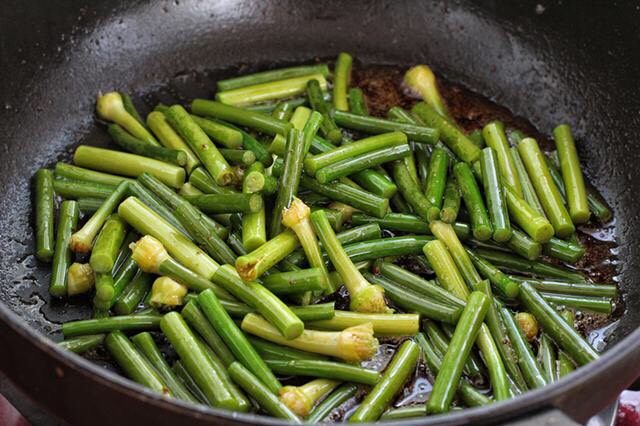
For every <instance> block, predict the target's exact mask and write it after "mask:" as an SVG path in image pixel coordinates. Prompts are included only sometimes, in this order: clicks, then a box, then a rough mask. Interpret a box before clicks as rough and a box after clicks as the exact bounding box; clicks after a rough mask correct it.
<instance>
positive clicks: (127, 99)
mask: <svg viewBox="0 0 640 426" xmlns="http://www.w3.org/2000/svg"><path fill="white" fill-rule="evenodd" d="M119 93H120V97H121V98H122V105H123V106H124V109H125V111H127V112H128V113H129V114H131V116H133V118H135V119H136V121H138V123H140V124H142V125H143V126H144V120H143V119H142V117H140V113H138V110H137V109H136V106H135V105H134V104H133V99H131V96H129V95H128V94H126V93H123V92H119Z"/></svg>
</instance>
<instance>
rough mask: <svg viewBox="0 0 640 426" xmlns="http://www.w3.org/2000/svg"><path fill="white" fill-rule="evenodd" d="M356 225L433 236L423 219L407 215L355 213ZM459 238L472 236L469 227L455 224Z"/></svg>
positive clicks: (352, 221)
mask: <svg viewBox="0 0 640 426" xmlns="http://www.w3.org/2000/svg"><path fill="white" fill-rule="evenodd" d="M351 223H352V224H354V225H364V224H377V225H379V226H380V227H381V228H383V229H388V230H389V231H399V232H408V233H411V234H427V235H429V234H431V230H430V229H429V223H428V222H426V221H425V220H423V219H422V218H420V217H418V216H415V215H412V214H406V213H387V214H386V215H385V216H384V217H383V218H380V219H379V218H377V217H372V216H367V215H365V214H363V213H354V215H353V217H352V218H351ZM452 226H453V229H454V230H455V232H456V234H457V235H458V238H461V239H463V240H464V239H467V238H469V236H470V234H471V230H470V228H469V225H467V224H466V223H460V222H455V223H454V224H453V225H452Z"/></svg>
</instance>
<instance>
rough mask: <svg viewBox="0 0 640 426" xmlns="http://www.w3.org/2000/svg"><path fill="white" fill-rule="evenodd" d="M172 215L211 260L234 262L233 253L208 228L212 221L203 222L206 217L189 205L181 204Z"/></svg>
mask: <svg viewBox="0 0 640 426" xmlns="http://www.w3.org/2000/svg"><path fill="white" fill-rule="evenodd" d="M174 213H175V215H176V218H177V219H178V220H179V221H180V223H182V224H183V225H184V227H185V228H186V229H187V231H188V232H189V234H191V235H192V236H193V239H194V241H195V242H196V243H198V244H199V245H200V247H202V248H204V250H205V251H206V252H207V253H208V254H209V255H210V256H211V257H212V258H213V259H215V260H216V261H218V262H220V263H234V262H235V261H236V255H235V253H234V252H233V251H232V250H231V248H230V247H229V246H228V245H227V244H226V243H225V242H224V241H223V240H222V238H220V237H219V236H218V235H217V234H216V230H215V229H212V227H211V226H209V225H210V222H211V221H212V219H206V220H205V219H204V218H205V217H206V218H208V217H207V216H205V215H203V214H202V213H200V211H198V209H197V208H195V207H193V206H192V205H191V204H189V203H183V204H181V205H180V206H178V207H177V208H176V209H175V210H174ZM214 223H215V222H214Z"/></svg>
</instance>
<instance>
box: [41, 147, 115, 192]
mask: <svg viewBox="0 0 640 426" xmlns="http://www.w3.org/2000/svg"><path fill="white" fill-rule="evenodd" d="M114 152H115V151H114ZM53 190H54V191H55V193H56V195H59V196H60V197H62V198H65V199H77V198H80V197H94V198H107V197H108V196H109V195H111V193H112V192H113V190H114V187H113V186H107V185H103V184H99V183H93V182H85V181H82V180H66V179H54V180H53Z"/></svg>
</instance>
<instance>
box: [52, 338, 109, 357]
mask: <svg viewBox="0 0 640 426" xmlns="http://www.w3.org/2000/svg"><path fill="white" fill-rule="evenodd" d="M104 337H105V335H104V334H91V335H88V336H80V337H74V338H72V339H66V340H63V341H62V342H60V343H58V346H60V347H61V348H64V349H66V350H68V351H71V352H74V353H77V354H82V353H85V352H87V351H90V350H91V349H94V348H97V347H98V346H100V345H102V343H103V342H104Z"/></svg>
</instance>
